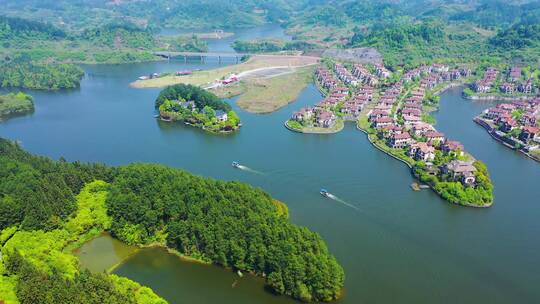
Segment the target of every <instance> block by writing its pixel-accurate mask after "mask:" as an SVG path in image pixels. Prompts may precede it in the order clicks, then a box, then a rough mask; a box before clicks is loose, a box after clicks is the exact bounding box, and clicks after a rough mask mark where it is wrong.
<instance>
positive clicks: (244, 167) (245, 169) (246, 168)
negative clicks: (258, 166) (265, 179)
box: [238, 165, 264, 175]
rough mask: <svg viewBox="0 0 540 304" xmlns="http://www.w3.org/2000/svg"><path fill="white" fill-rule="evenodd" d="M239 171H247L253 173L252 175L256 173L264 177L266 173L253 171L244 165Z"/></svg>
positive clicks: (239, 167) (240, 166)
mask: <svg viewBox="0 0 540 304" xmlns="http://www.w3.org/2000/svg"><path fill="white" fill-rule="evenodd" d="M238 169H240V170H244V171H247V172H251V173H254V174H259V175H264V173H262V172H261V171H257V170H254V169H251V168H250V167H247V166H244V165H239V166H238Z"/></svg>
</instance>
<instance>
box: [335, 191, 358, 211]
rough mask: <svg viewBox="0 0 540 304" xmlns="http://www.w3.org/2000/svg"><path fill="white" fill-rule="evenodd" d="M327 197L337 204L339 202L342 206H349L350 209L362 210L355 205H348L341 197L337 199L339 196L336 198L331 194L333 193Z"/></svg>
mask: <svg viewBox="0 0 540 304" xmlns="http://www.w3.org/2000/svg"><path fill="white" fill-rule="evenodd" d="M327 197H328V198H329V199H332V200H334V201H336V202H338V203H341V204H343V205H345V206H347V207H349V208H353V209H354V210H356V211H360V209H358V207H356V206H354V205H351V204H349V203H347V202H346V201H344V200H342V199H340V198H339V197H337V196H335V195H333V194H331V193H328V195H327Z"/></svg>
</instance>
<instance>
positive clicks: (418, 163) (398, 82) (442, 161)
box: [285, 60, 493, 207]
mask: <svg viewBox="0 0 540 304" xmlns="http://www.w3.org/2000/svg"><path fill="white" fill-rule="evenodd" d="M471 77H472V72H471V70H470V69H469V68H467V67H466V66H454V67H453V68H451V67H450V66H448V65H445V64H431V65H422V66H420V67H418V68H415V69H412V70H409V71H400V72H398V73H393V72H391V71H390V70H388V69H387V68H386V67H385V66H384V65H383V64H375V65H362V64H358V63H350V62H335V61H332V60H327V61H325V62H324V64H323V66H322V67H320V68H319V69H317V72H316V75H315V78H316V81H317V86H318V87H319V89H320V91H321V93H322V94H323V95H325V98H324V100H322V101H320V102H318V103H317V104H316V105H315V106H314V107H307V108H302V109H300V110H299V111H297V112H294V113H293V114H292V116H291V119H290V120H289V121H287V122H286V124H285V126H286V127H287V128H288V129H291V130H292V131H297V132H303V133H334V132H336V131H339V130H340V127H341V128H342V126H340V123H341V124H342V120H350V121H356V123H357V126H358V129H360V130H362V131H363V132H365V133H366V134H367V136H368V139H369V141H370V142H371V143H372V144H373V145H374V146H375V147H377V148H378V149H379V150H381V151H383V152H384V153H386V154H388V155H390V156H392V157H394V158H396V159H398V160H401V161H403V162H404V163H405V164H407V165H408V166H409V167H410V168H411V172H412V173H413V175H414V176H416V177H417V178H418V179H419V180H420V181H421V182H422V183H425V184H426V185H427V186H429V187H431V188H432V189H433V190H434V191H435V192H436V193H438V194H439V195H440V196H441V197H442V198H443V199H445V200H447V201H449V202H451V203H455V204H459V205H463V206H471V207H489V206H491V204H492V203H493V186H492V184H491V181H490V178H489V175H488V172H487V168H486V167H485V165H484V164H483V163H481V162H480V161H478V160H476V159H474V157H473V156H472V155H470V154H468V153H466V152H465V150H464V147H463V145H462V144H461V143H459V142H457V141H453V140H451V139H448V138H447V137H446V136H445V135H444V134H442V133H440V132H438V131H437V130H436V129H435V127H434V126H433V125H434V124H435V123H436V122H435V120H434V119H433V117H431V116H430V115H429V112H430V111H434V110H436V109H437V107H438V103H439V97H438V96H437V95H438V94H440V93H441V92H443V91H444V90H445V89H447V88H449V87H452V86H454V85H457V84H461V83H464V82H467V81H470V79H471ZM320 130H323V131H322V132H321V131H320ZM324 131H326V132H324Z"/></svg>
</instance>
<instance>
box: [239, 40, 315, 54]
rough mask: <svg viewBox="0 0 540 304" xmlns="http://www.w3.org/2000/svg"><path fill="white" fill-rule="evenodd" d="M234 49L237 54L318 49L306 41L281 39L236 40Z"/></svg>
mask: <svg viewBox="0 0 540 304" xmlns="http://www.w3.org/2000/svg"><path fill="white" fill-rule="evenodd" d="M232 47H233V49H234V50H235V51H237V52H246V53H271V52H281V51H307V50H310V49H313V48H316V46H315V45H313V44H311V43H309V42H306V41H299V40H295V41H284V40H280V39H260V40H235V41H234V42H233V44H232Z"/></svg>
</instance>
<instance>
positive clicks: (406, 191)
mask: <svg viewBox="0 0 540 304" xmlns="http://www.w3.org/2000/svg"><path fill="white" fill-rule="evenodd" d="M261 31H262V30H253V32H251V33H252V34H253V37H255V36H257V35H258V34H257V33H260V32H261ZM263 32H264V35H270V36H274V37H280V36H281V37H284V34H283V33H282V31H281V30H280V29H279V28H277V27H274V28H273V30H270V29H268V28H267V29H265V30H264V31H263ZM249 33H250V32H249V31H246V32H244V34H243V35H248V36H249ZM230 39H232V40H234V37H232V38H228V40H227V41H225V40H226V39H223V40H213V41H212V43H214V44H215V45H214V46H213V47H212V50H222V49H226V48H227V44H228V42H230V41H229V40H230ZM221 43H222V44H221ZM224 64H226V63H224ZM216 66H219V63H218V62H217V59H216V60H210V59H209V60H208V61H207V62H206V63H205V64H201V63H199V62H198V61H190V62H188V64H184V63H183V61H171V62H154V63H140V64H129V65H103V66H85V67H84V68H85V70H86V72H87V73H86V76H85V78H84V80H83V82H82V85H81V88H80V89H79V90H72V91H60V92H53V93H47V92H32V91H30V93H31V94H32V95H34V97H35V103H36V111H35V113H34V114H33V115H30V116H26V117H19V118H14V119H12V120H9V121H7V122H5V123H2V124H0V136H2V137H5V138H10V139H13V140H20V141H21V143H22V146H23V147H24V148H25V149H27V150H28V151H30V152H33V153H36V154H39V155H45V156H50V157H52V158H55V159H58V158H59V157H61V156H63V157H65V158H66V159H68V160H70V161H75V160H80V161H92V162H104V163H107V164H110V165H122V164H128V163H131V162H152V163H161V164H165V165H169V166H173V167H177V168H182V169H185V170H188V171H190V172H193V173H195V174H198V175H202V176H207V177H213V178H218V179H223V180H239V181H243V182H246V183H249V184H251V185H253V186H256V187H261V188H263V189H264V190H265V191H267V192H269V193H270V194H271V195H272V196H274V197H276V198H277V199H279V200H282V201H284V202H286V203H287V204H288V206H289V210H290V213H291V221H292V222H294V223H296V224H299V225H304V226H307V227H309V228H310V229H311V230H313V231H316V232H318V233H320V234H321V236H322V237H323V238H324V240H325V241H326V243H327V244H328V247H329V249H330V251H331V252H332V253H333V254H335V255H336V257H337V259H338V261H339V262H340V263H341V264H342V265H343V267H344V269H345V274H346V282H345V288H346V294H345V297H344V299H343V300H342V301H340V302H341V303H513V302H519V303H538V302H540V289H539V288H538V282H540V260H539V259H538V251H539V250H540V242H539V237H538V236H539V234H540V221H539V220H538V218H540V206H539V202H540V200H539V197H540V187H539V186H538V185H539V181H540V165H539V164H538V163H536V162H534V161H532V160H530V159H528V158H526V157H524V156H522V155H520V154H518V153H516V152H514V151H512V150H510V149H508V148H506V147H504V146H502V145H501V144H499V143H498V142H496V141H494V140H493V139H491V137H490V136H489V135H488V134H487V133H486V132H485V131H484V130H483V129H482V128H481V127H479V126H477V125H476V124H475V123H474V122H473V121H472V118H473V117H475V116H476V115H478V113H480V112H481V111H482V110H483V109H485V108H487V107H490V106H492V105H493V104H494V103H493V102H473V101H469V100H465V99H463V98H462V97H461V94H460V90H459V88H455V89H451V90H449V91H447V92H446V93H444V94H443V95H442V98H441V107H440V111H439V112H437V113H435V117H436V119H437V120H438V129H439V130H440V131H442V132H444V133H445V134H446V135H447V136H449V137H450V138H452V139H455V140H459V141H461V142H462V143H463V144H464V145H465V148H466V150H467V151H469V152H470V153H472V154H473V155H474V156H475V157H476V158H478V159H479V160H482V161H484V162H485V163H486V164H487V166H488V168H489V172H490V174H491V177H492V179H493V183H494V186H495V202H494V205H493V207H492V208H489V209H471V208H465V207H460V206H454V205H451V204H449V203H447V202H445V201H443V200H442V199H440V198H439V197H438V196H437V195H436V194H435V193H433V192H432V191H426V190H424V191H421V192H414V191H412V190H411V188H410V184H411V183H412V182H413V178H412V176H411V174H410V172H409V170H408V168H407V167H406V166H405V165H404V164H403V163H401V162H398V161H396V160H394V159H392V158H390V157H388V156H386V155H385V154H383V153H381V152H380V151H378V150H377V149H375V148H373V147H372V146H371V145H370V144H369V142H368V141H367V139H366V136H365V135H364V134H363V133H361V132H359V131H358V130H356V129H355V127H354V125H350V124H349V125H346V126H345V129H344V130H343V131H342V132H340V133H338V134H334V135H304V134H297V133H292V132H289V131H288V130H286V129H285V128H284V127H283V122H284V121H285V120H286V119H287V118H289V116H290V115H291V113H292V111H294V110H297V109H299V108H301V107H302V106H305V105H309V104H313V103H315V102H316V101H318V100H319V99H320V98H321V95H320V94H319V92H318V91H317V90H316V88H315V87H314V86H309V87H307V88H306V89H305V90H304V91H303V93H302V94H301V96H300V97H299V98H298V100H297V101H296V102H295V103H292V104H290V105H288V106H286V107H284V108H282V109H281V110H279V111H277V112H274V113H272V114H267V115H256V114H250V113H247V112H244V111H242V110H241V109H238V108H237V107H236V106H235V105H234V100H231V103H232V104H233V107H234V108H235V110H236V111H238V113H239V115H240V117H241V119H242V121H243V124H244V127H243V128H242V129H241V130H240V131H239V132H238V133H235V134H232V135H229V136H223V135H211V134H208V133H205V132H202V131H200V130H198V129H193V128H188V127H184V126H183V125H180V124H178V125H175V124H170V123H164V122H160V121H157V120H156V119H155V118H153V114H154V99H155V98H156V96H157V94H158V93H159V90H157V89H145V90H138V89H133V88H130V87H129V83H130V82H132V81H133V80H135V79H136V78H137V77H138V76H140V75H145V74H149V73H152V72H163V71H174V70H179V69H196V68H202V69H210V68H214V67H216ZM232 161H239V162H240V163H242V164H243V165H246V166H247V167H249V168H251V169H252V170H255V171H258V172H260V173H261V174H256V173H254V172H253V171H249V170H238V169H233V168H232V167H231V162H232ZM323 187H324V188H326V189H328V190H329V191H330V192H331V193H333V194H335V195H336V196H337V197H339V199H340V200H342V201H343V202H345V203H347V204H350V205H353V206H356V207H357V208H358V210H356V209H353V208H350V207H348V206H347V205H346V204H343V203H341V202H340V201H338V200H328V199H325V198H323V197H322V196H321V195H320V194H319V189H320V188H323ZM109 247H110V246H109ZM98 254H100V253H98ZM102 254H106V253H105V252H104V253H102ZM116 273H118V274H120V275H125V276H127V277H130V278H132V279H134V280H137V281H139V282H141V283H143V284H145V285H148V286H150V287H151V288H153V289H154V290H155V291H156V292H157V293H158V294H160V295H162V296H163V297H164V298H166V299H167V300H169V301H170V302H171V303H185V302H189V303H208V302H221V303H235V304H238V303H289V302H292V301H291V300H290V299H287V298H284V297H275V296H272V295H270V294H269V293H267V292H265V291H264V289H263V285H262V283H261V282H260V280H254V279H249V278H246V277H244V278H243V279H242V280H240V281H239V282H237V283H236V285H235V287H234V288H233V284H234V281H235V280H236V279H238V277H237V276H236V275H235V274H234V273H232V272H230V271H227V270H223V269H220V268H218V267H212V266H205V265H198V264H192V263H187V262H183V261H181V260H180V259H178V258H176V257H175V256H172V255H168V254H167V253H166V252H164V251H163V250H159V249H145V250H141V251H140V252H138V253H137V254H135V255H133V256H131V257H130V258H129V259H128V260H127V261H125V263H123V264H122V265H121V266H120V267H118V268H117V269H116Z"/></svg>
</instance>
